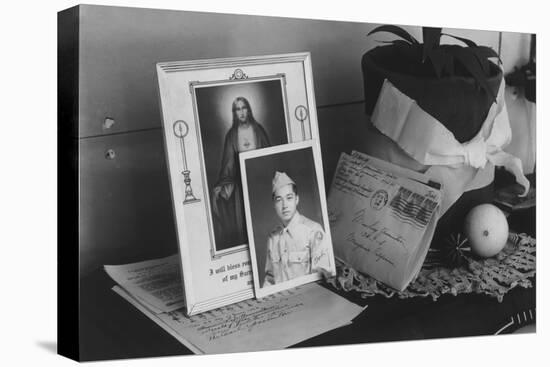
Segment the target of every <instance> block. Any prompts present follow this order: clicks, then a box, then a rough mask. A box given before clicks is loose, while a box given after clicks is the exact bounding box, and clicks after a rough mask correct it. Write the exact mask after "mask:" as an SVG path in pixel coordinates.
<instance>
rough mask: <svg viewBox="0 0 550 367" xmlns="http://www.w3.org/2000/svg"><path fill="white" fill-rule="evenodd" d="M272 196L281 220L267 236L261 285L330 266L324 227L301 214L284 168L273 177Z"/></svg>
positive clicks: (295, 190) (326, 268) (283, 280)
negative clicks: (263, 276)
mask: <svg viewBox="0 0 550 367" xmlns="http://www.w3.org/2000/svg"><path fill="white" fill-rule="evenodd" d="M272 199H273V205H274V207H275V212H276V213H277V216H278V217H279V219H280V220H281V224H280V225H278V226H276V227H275V229H274V230H273V231H271V233H270V235H269V238H268V240H267V254H266V264H265V279H264V284H263V286H264V287H265V286H266V285H272V284H276V283H280V282H285V281H287V280H291V279H294V278H297V277H301V276H304V275H307V274H311V273H313V272H316V271H318V269H325V270H329V269H330V257H329V244H328V241H327V239H326V236H325V232H324V231H323V227H321V225H320V224H319V223H317V222H314V221H312V220H311V219H308V218H306V217H305V216H303V215H301V214H300V213H299V212H298V210H297V207H298V203H299V202H300V197H299V196H298V189H297V187H296V184H295V183H294V181H293V180H292V179H291V178H290V177H288V176H287V174H286V173H284V172H276V173H275V177H274V178H273V185H272Z"/></svg>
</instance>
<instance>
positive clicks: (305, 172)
mask: <svg viewBox="0 0 550 367" xmlns="http://www.w3.org/2000/svg"><path fill="white" fill-rule="evenodd" d="M300 144H302V143H300ZM292 145H294V144H292ZM280 148H281V149H276V148H274V149H270V151H275V153H272V154H265V155H261V156H257V157H255V158H249V159H246V160H244V162H245V166H246V169H245V172H243V176H244V175H246V177H245V178H243V182H245V184H246V190H245V193H246V195H247V197H246V200H245V202H246V203H247V204H248V205H247V207H246V209H247V211H248V214H249V216H248V218H249V219H250V222H249V223H248V225H249V233H252V239H251V241H250V248H251V250H250V251H251V258H252V259H251V260H252V262H253V263H254V265H253V273H255V274H254V282H255V286H257V287H258V288H260V289H263V290H265V292H266V294H267V293H271V292H269V291H268V290H267V288H271V287H273V286H276V287H274V288H276V289H277V291H280V290H281V289H286V288H290V287H294V286H296V285H298V284H303V283H306V282H308V281H313V280H316V279H318V276H319V275H320V273H321V272H323V271H324V272H328V273H332V272H333V270H334V255H333V251H332V241H331V238H330V233H327V231H329V228H328V225H327V224H326V223H328V221H327V215H326V209H324V208H326V206H325V205H323V204H324V203H323V202H322V200H321V199H322V197H321V195H320V193H321V192H323V191H324V190H320V188H319V181H320V180H319V177H318V174H317V171H316V165H315V159H314V154H313V147H312V146H308V147H304V148H300V149H293V150H284V151H281V150H282V149H285V148H284V147H280ZM263 151H265V149H264V150H263ZM263 151H258V152H257V153H258V154H261V152H263ZM323 194H324V192H323ZM254 269H256V271H254ZM261 293H263V292H261Z"/></svg>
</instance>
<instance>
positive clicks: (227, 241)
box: [212, 97, 271, 251]
mask: <svg viewBox="0 0 550 367" xmlns="http://www.w3.org/2000/svg"><path fill="white" fill-rule="evenodd" d="M232 113H233V123H232V126H231V128H230V129H229V131H228V132H227V134H226V135H225V142H224V148H223V155H222V162H221V167H220V174H219V178H218V181H217V182H216V184H215V185H214V189H213V192H212V198H213V200H212V204H213V205H212V211H213V214H214V234H215V238H216V250H218V251H220V250H225V249H228V248H231V247H234V246H238V245H242V244H247V243H248V237H247V233H246V221H245V215H244V202H243V193H242V183H241V172H240V167H239V153H240V152H245V151H248V150H254V149H259V148H265V147H269V146H270V145H271V144H270V142H269V138H268V136H267V133H266V131H265V129H264V128H263V126H262V125H261V124H260V123H259V122H258V121H256V119H255V118H254V114H253V113H252V108H251V107H250V103H249V102H248V100H247V99H246V98H244V97H237V98H236V99H235V100H234V101H233V104H232Z"/></svg>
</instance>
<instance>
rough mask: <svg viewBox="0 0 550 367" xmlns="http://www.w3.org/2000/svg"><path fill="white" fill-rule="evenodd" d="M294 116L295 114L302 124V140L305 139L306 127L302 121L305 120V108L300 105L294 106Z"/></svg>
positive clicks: (306, 115)
mask: <svg viewBox="0 0 550 367" xmlns="http://www.w3.org/2000/svg"><path fill="white" fill-rule="evenodd" d="M294 116H296V118H297V119H298V121H300V124H301V126H302V140H306V128H305V126H304V121H305V120H307V117H308V111H307V108H305V107H304V106H302V105H300V106H298V107H296V110H294Z"/></svg>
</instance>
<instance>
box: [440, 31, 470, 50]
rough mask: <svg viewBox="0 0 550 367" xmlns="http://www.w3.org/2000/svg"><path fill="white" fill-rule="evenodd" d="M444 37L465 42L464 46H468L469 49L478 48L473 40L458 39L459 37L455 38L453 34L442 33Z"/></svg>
mask: <svg viewBox="0 0 550 367" xmlns="http://www.w3.org/2000/svg"><path fill="white" fill-rule="evenodd" d="M442 35H443V36H449V37H452V38H454V39H457V40H459V41H461V42H464V44H466V46H468V47H477V45H476V43H475V42H474V41H472V40H469V39H467V38H463V37H458V36H453V35H452V34H448V33H442Z"/></svg>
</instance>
